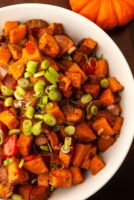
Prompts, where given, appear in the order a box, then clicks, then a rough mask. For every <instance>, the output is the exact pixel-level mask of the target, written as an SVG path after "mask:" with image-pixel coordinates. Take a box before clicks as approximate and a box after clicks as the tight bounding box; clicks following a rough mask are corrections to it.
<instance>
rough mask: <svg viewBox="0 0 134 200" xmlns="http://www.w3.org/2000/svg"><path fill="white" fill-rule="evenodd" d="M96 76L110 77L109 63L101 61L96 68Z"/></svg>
mask: <svg viewBox="0 0 134 200" xmlns="http://www.w3.org/2000/svg"><path fill="white" fill-rule="evenodd" d="M94 74H95V75H102V74H103V75H105V76H108V74H109V71H108V63H107V61H106V60H105V59H100V60H98V62H97V67H96V68H95V72H94Z"/></svg>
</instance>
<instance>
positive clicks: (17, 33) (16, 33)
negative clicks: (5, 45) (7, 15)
mask: <svg viewBox="0 0 134 200" xmlns="http://www.w3.org/2000/svg"><path fill="white" fill-rule="evenodd" d="M26 33H27V28H26V25H25V24H20V25H18V26H17V27H16V28H14V29H11V30H10V33H9V40H10V43H11V44H13V43H18V42H20V41H21V40H23V39H24V38H25V36H26Z"/></svg>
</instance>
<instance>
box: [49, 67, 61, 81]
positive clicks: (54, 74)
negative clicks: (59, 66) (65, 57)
mask: <svg viewBox="0 0 134 200" xmlns="http://www.w3.org/2000/svg"><path fill="white" fill-rule="evenodd" d="M48 71H49V73H51V74H52V76H53V77H54V78H55V79H58V78H59V74H58V72H57V71H56V70H55V69H54V68H53V67H49V68H48Z"/></svg>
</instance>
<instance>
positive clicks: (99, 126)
mask: <svg viewBox="0 0 134 200" xmlns="http://www.w3.org/2000/svg"><path fill="white" fill-rule="evenodd" d="M93 128H94V130H95V131H96V132H97V133H98V134H99V132H102V134H103V135H110V136H111V135H113V134H114V131H113V129H112V128H111V126H110V125H109V123H108V121H107V120H106V118H104V117H100V118H98V119H96V120H95V121H94V122H93ZM101 130H102V131H101Z"/></svg>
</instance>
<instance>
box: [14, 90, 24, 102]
mask: <svg viewBox="0 0 134 200" xmlns="http://www.w3.org/2000/svg"><path fill="white" fill-rule="evenodd" d="M14 96H15V98H16V99H17V100H23V99H24V96H23V95H20V93H19V92H18V90H15V92H14Z"/></svg>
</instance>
